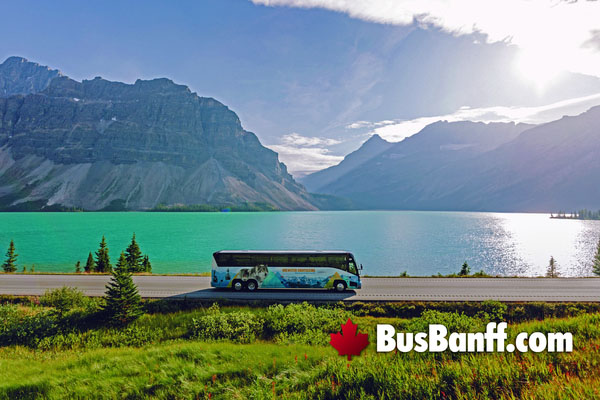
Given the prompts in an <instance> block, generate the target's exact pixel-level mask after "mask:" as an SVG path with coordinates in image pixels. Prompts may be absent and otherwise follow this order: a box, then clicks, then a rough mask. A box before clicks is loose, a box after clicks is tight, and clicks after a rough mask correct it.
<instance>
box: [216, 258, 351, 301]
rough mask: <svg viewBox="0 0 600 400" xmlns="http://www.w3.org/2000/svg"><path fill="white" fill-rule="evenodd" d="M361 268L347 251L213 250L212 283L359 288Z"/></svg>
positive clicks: (236, 286)
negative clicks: (214, 251)
mask: <svg viewBox="0 0 600 400" xmlns="http://www.w3.org/2000/svg"><path fill="white" fill-rule="evenodd" d="M359 269H362V265H361V266H360V267H359V266H358V264H357V263H356V260H355V259H354V256H353V255H352V253H349V252H347V251H251V250H223V251H217V252H216V253H213V262H212V276H211V286H212V287H215V288H231V289H233V290H235V291H241V290H244V289H246V290H248V291H254V290H256V289H258V288H269V289H283V288H307V289H312V288H323V289H334V290H336V291H338V292H343V291H344V290H346V289H360V288H361V283H360V275H359Z"/></svg>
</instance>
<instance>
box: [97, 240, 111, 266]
mask: <svg viewBox="0 0 600 400" xmlns="http://www.w3.org/2000/svg"><path fill="white" fill-rule="evenodd" d="M111 270H112V265H110V257H109V255H108V247H107V246H106V239H105V238H104V236H102V241H101V242H100V248H99V249H98V251H97V252H96V272H110V271H111Z"/></svg>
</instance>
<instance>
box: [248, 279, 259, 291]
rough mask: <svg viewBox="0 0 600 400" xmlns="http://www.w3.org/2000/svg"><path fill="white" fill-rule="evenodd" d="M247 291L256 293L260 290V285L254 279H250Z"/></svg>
mask: <svg viewBox="0 0 600 400" xmlns="http://www.w3.org/2000/svg"><path fill="white" fill-rule="evenodd" d="M246 289H248V291H249V292H254V291H255V290H256V289H258V283H257V282H256V281H255V280H254V279H250V280H249V281H248V282H246Z"/></svg>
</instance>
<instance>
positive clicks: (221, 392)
mask: <svg viewBox="0 0 600 400" xmlns="http://www.w3.org/2000/svg"><path fill="white" fill-rule="evenodd" d="M367 318H370V317H367ZM365 319H366V318H359V319H358V321H357V322H358V324H359V326H361V329H362V328H363V326H364V325H365V323H366V322H368V321H366V320H365ZM371 319H374V318H371ZM386 322H387V321H386ZM396 322H397V321H396ZM599 322H600V316H598V315H585V316H580V317H574V318H568V319H552V320H546V321H533V322H526V323H522V324H518V325H515V326H512V327H511V332H513V333H514V332H517V331H533V330H541V331H555V330H563V329H570V330H571V331H573V332H574V335H575V338H576V342H575V351H574V352H573V353H570V354H568V353H565V354H558V353H527V354H476V355H456V354H454V355H453V354H442V355H440V354H437V355H433V354H416V353H409V354H401V353H398V354H396V353H385V354H377V353H376V352H375V349H374V344H371V345H370V346H369V347H368V348H367V350H366V351H365V352H364V353H363V355H361V356H359V357H354V358H353V360H352V361H350V362H348V361H347V360H346V358H345V357H340V356H338V355H337V353H336V351H335V350H334V349H333V348H331V347H329V346H311V345H301V344H287V345H283V344H276V343H269V342H264V341H258V342H256V343H253V344H247V345H244V344H233V343H229V342H216V343H215V342H211V343H207V342H202V341H196V340H177V341H170V342H164V343H159V344H154V345H147V346H143V347H139V348H138V347H123V348H110V349H96V350H82V351H35V350H32V349H27V348H23V347H19V346H12V347H5V348H1V349H0V370H1V371H3V375H2V378H3V379H2V381H1V382H0V399H4V398H7V399H8V398H15V397H19V398H27V396H29V398H38V397H44V398H50V399H63V398H145V397H150V396H151V397H153V398H208V394H209V393H210V394H211V398H230V399H267V398H268V399H271V398H273V397H274V396H273V391H275V396H276V397H277V398H297V399H303V398H322V399H333V398H345V399H355V398H372V399H375V398H389V399H395V398H400V399H403V398H404V399H410V398H438V399H444V398H448V399H463V398H464V399H475V398H482V399H485V398H498V399H527V398H531V399H533V398H544V399H571V398H582V399H583V398H597V397H598V396H600V389H599V388H600V386H599V385H598V383H599V382H600V379H599V369H598V366H600V352H599V350H598V349H599V348H600V328H599V327H598V323H599ZM367 325H368V324H367Z"/></svg>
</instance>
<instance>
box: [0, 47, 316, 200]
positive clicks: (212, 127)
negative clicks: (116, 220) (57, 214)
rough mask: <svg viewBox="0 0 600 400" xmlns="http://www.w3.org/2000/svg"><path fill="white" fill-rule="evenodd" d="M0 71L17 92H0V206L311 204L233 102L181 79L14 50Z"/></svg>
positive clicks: (9, 89)
mask: <svg viewBox="0 0 600 400" xmlns="http://www.w3.org/2000/svg"><path fill="white" fill-rule="evenodd" d="M0 71H2V73H0V82H3V86H2V87H4V88H6V92H7V93H9V94H10V93H18V94H12V95H8V96H4V98H0V208H2V209H27V210H30V209H33V210H37V209H44V208H48V207H54V208H56V207H77V208H83V209H86V210H100V209H107V208H108V209H129V210H140V209H149V208H153V207H155V206H157V205H159V204H164V205H179V204H183V205H193V204H243V203H246V202H251V203H269V204H271V205H273V206H275V207H277V208H279V209H284V210H313V209H315V208H316V207H315V206H314V205H313V204H312V203H311V198H310V195H308V193H307V192H306V191H305V189H304V187H303V186H302V185H300V184H298V183H296V182H295V181H294V179H293V178H292V176H291V175H290V174H289V173H288V172H287V169H286V167H285V165H284V164H282V163H280V162H279V160H278V156H277V153H275V152H273V151H272V150H269V149H267V148H265V147H264V146H262V145H261V143H260V142H259V140H258V138H257V137H256V136H255V135H254V134H253V133H251V132H248V131H245V130H244V129H243V128H242V125H241V123H240V120H239V118H238V117H237V115H236V114H235V113H234V112H233V111H231V110H229V108H227V107H226V106H225V105H223V104H221V103H220V102H218V101H216V100H214V99H212V98H205V97H199V96H198V95H197V94H195V93H192V92H191V91H190V90H189V89H188V88H187V87H186V86H182V85H177V84H175V83H173V82H172V81H170V80H168V79H164V78H163V79H154V80H147V81H144V80H138V81H136V82H135V83H134V84H125V83H120V82H110V81H107V80H104V79H102V78H95V79H93V80H84V81H83V82H78V81H75V80H72V79H70V78H68V77H66V76H62V75H60V73H58V72H55V71H52V70H49V69H47V68H45V67H39V66H38V65H37V64H33V63H29V62H27V61H22V62H21V61H19V60H18V59H15V58H9V59H8V60H7V61H6V62H5V63H4V64H2V66H0ZM53 74H54V75H55V76H54V77H53V78H52V79H50V77H51V76H52V75H53ZM47 79H50V80H49V82H47V83H46V80H47Z"/></svg>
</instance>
